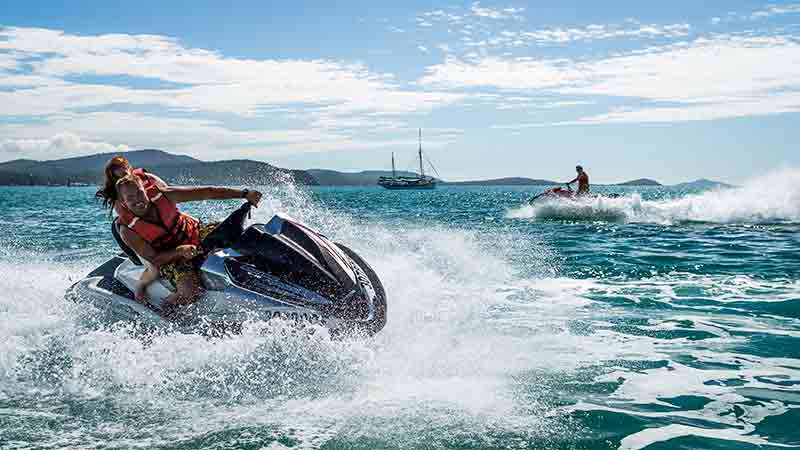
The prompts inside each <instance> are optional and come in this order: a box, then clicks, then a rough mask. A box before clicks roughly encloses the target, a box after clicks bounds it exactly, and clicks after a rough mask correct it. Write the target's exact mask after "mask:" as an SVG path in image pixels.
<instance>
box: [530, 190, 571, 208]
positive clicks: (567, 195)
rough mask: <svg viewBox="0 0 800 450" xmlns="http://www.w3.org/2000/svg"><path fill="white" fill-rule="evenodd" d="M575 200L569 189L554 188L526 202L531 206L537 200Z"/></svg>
mask: <svg viewBox="0 0 800 450" xmlns="http://www.w3.org/2000/svg"><path fill="white" fill-rule="evenodd" d="M574 198H575V191H573V190H572V189H570V188H569V186H567V188H566V189H565V188H563V187H554V188H551V189H548V190H546V191H544V192H542V193H541V194H539V195H536V196H534V197H533V198H532V199H530V200H528V203H530V204H533V203H534V202H535V201H537V200H572V199H574Z"/></svg>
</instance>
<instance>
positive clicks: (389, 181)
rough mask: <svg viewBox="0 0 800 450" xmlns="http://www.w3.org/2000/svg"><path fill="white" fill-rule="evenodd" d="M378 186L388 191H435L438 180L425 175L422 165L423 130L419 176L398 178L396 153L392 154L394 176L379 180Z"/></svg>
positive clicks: (420, 131) (420, 143)
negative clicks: (395, 163)
mask: <svg viewBox="0 0 800 450" xmlns="http://www.w3.org/2000/svg"><path fill="white" fill-rule="evenodd" d="M378 185H379V186H383V187H385V188H386V189H433V188H435V187H436V179H435V178H433V177H431V176H426V175H425V168H424V166H423V163H422V128H420V129H419V175H417V176H410V177H409V176H397V171H396V170H395V167H394V152H392V176H391V177H380V178H378Z"/></svg>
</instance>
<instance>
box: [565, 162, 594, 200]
mask: <svg viewBox="0 0 800 450" xmlns="http://www.w3.org/2000/svg"><path fill="white" fill-rule="evenodd" d="M575 171H576V172H578V176H577V177H575V179H574V180H572V181H570V182H568V183H566V184H567V186H568V187H570V185H571V184H572V183H574V182H576V181H577V182H578V195H584V194H588V193H589V174H587V173H586V172H584V170H583V167H582V166H575ZM570 188H571V187H570Z"/></svg>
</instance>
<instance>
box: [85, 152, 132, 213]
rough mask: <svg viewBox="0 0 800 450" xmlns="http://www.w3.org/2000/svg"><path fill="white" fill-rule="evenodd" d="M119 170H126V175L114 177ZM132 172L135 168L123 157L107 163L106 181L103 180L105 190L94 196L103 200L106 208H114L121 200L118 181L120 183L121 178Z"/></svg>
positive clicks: (114, 158) (105, 170) (118, 156)
mask: <svg viewBox="0 0 800 450" xmlns="http://www.w3.org/2000/svg"><path fill="white" fill-rule="evenodd" d="M119 168H122V169H125V174H124V175H122V176H117V175H114V170H115V169H119ZM131 170H133V166H132V165H131V163H130V162H129V161H128V160H127V159H125V157H124V156H122V155H117V156H115V157H113V158H111V159H110V160H109V161H108V162H107V163H106V167H105V169H104V173H105V180H103V188H102V189H100V190H98V191H97V193H95V194H94V196H95V197H97V198H101V199H103V207H104V208H110V209H113V208H114V204H116V203H117V200H118V199H119V195H118V194H117V181H119V180H120V178H123V177H124V176H125V175H127V174H129V173H131Z"/></svg>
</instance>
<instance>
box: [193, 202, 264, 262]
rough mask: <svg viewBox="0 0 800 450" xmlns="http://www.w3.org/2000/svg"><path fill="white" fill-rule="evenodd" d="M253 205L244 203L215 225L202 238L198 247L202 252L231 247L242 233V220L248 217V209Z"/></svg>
mask: <svg viewBox="0 0 800 450" xmlns="http://www.w3.org/2000/svg"><path fill="white" fill-rule="evenodd" d="M252 207H253V205H252V204H251V203H250V202H247V203H244V204H243V205H242V206H240V207H239V209H237V210H236V211H234V212H233V213H231V215H230V216H228V218H227V219H225V220H224V221H222V223H220V224H219V225H217V227H216V228H214V230H213V231H212V232H211V233H209V235H208V236H206V238H205V239H203V242H201V243H200V247H201V248H202V249H203V251H204V253H207V252H210V251H211V250H214V249H217V248H226V247H232V246H233V245H234V244H236V242H238V241H239V238H241V236H242V233H244V222H245V220H247V218H248V217H250V209H251V208H252Z"/></svg>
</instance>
